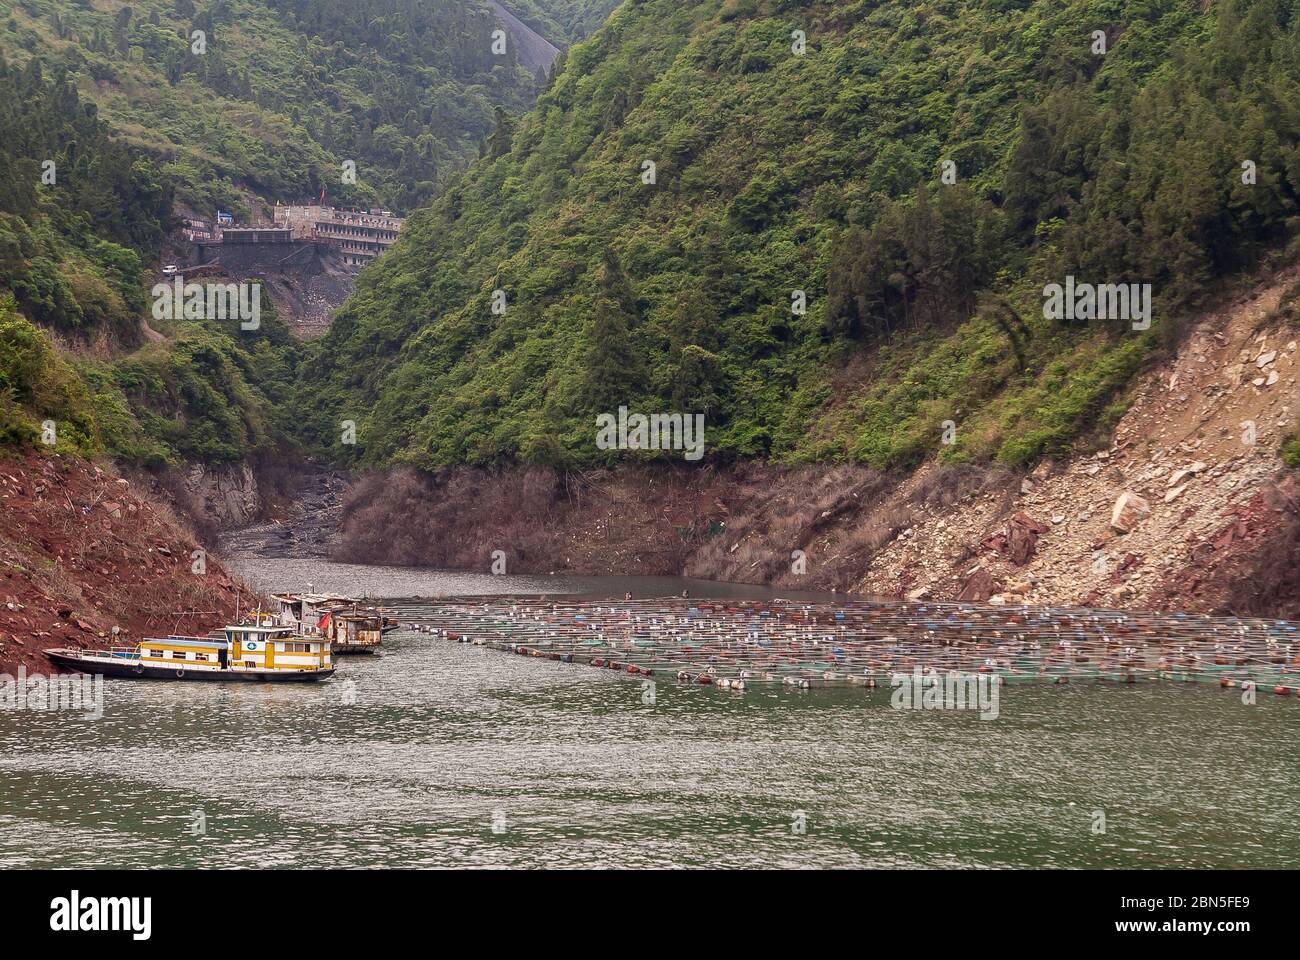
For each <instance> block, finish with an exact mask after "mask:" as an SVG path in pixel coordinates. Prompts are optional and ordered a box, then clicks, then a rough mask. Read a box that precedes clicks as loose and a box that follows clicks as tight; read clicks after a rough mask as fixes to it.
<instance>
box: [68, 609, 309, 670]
mask: <svg viewBox="0 0 1300 960" xmlns="http://www.w3.org/2000/svg"><path fill="white" fill-rule="evenodd" d="M259 619H260V618H259ZM45 654H46V656H48V657H49V658H50V659H51V660H53V661H54V662H55V663H57V664H58V665H60V666H63V667H68V668H69V669H72V670H78V671H80V672H82V673H92V674H102V675H103V676H106V677H135V678H140V679H154V680H256V681H262V682H279V681H292V680H324V679H325V678H327V677H329V676H330V675H331V674H333V673H334V664H333V662H332V660H331V651H330V641H329V638H328V637H323V636H304V635H302V634H300V633H298V632H297V631H296V630H294V628H293V627H287V626H280V625H274V624H272V625H266V624H262V623H260V622H259V623H257V624H242V623H241V624H234V625H232V626H228V627H226V628H225V629H224V630H214V631H213V632H212V633H210V634H209V635H208V636H206V637H182V636H171V637H164V638H162V639H147V640H141V641H140V644H139V645H138V646H136V647H130V648H126V647H115V648H113V649H110V650H74V649H71V648H56V649H53V650H46V651H45Z"/></svg>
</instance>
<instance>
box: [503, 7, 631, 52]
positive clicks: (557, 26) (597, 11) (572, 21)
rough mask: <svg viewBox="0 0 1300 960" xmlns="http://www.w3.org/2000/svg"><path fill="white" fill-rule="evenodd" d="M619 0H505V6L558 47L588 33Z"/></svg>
mask: <svg viewBox="0 0 1300 960" xmlns="http://www.w3.org/2000/svg"><path fill="white" fill-rule="evenodd" d="M619 2H620V0H504V2H502V4H501V6H503V7H505V8H506V9H507V10H509V11H510V12H511V13H513V14H514V15H515V16H516V17H518V18H519V19H520V20H522V21H523V22H524V23H526V24H528V25H529V26H530V27H532V28H533V29H534V30H536V31H537V32H538V33H540V34H541V35H542V36H543V37H545V38H546V39H547V40H549V41H550V42H551V43H553V44H555V45H556V46H557V47H565V46H568V45H569V44H571V43H575V42H577V41H579V40H581V39H583V38H584V37H587V36H590V35H591V34H592V33H593V32H595V30H596V28H597V27H599V26H600V25H601V24H602V23H604V22H605V18H606V17H608V16H609V12H610V11H611V10H613V9H614V8H615V7H617V6H618V5H619Z"/></svg>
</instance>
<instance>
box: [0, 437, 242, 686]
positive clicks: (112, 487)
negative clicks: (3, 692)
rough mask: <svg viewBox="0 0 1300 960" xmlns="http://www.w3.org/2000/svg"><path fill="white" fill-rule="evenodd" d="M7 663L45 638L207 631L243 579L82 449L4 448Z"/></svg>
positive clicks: (35, 660)
mask: <svg viewBox="0 0 1300 960" xmlns="http://www.w3.org/2000/svg"><path fill="white" fill-rule="evenodd" d="M0 505H2V508H0V672H6V673H9V674H11V675H12V674H13V672H14V670H15V668H16V667H17V666H18V665H20V664H25V665H26V666H27V668H28V669H29V670H31V671H34V672H39V673H45V672H48V671H49V669H50V665H49V663H48V661H47V660H46V659H45V657H44V656H42V655H41V650H43V649H44V648H46V647H59V646H67V647H89V648H98V647H107V646H110V645H118V646H128V645H131V644H133V643H135V642H138V641H139V640H140V638H141V637H142V636H145V635H157V633H158V632H159V631H169V630H178V629H179V630H181V631H183V632H185V633H191V634H199V635H202V634H204V633H206V632H207V631H208V630H209V629H210V628H211V627H213V626H217V625H219V624H222V623H225V622H228V619H227V618H229V617H231V616H233V615H234V613H235V607H236V602H237V595H238V591H240V590H241V589H242V590H243V595H244V599H245V604H246V603H247V598H248V596H249V593H248V590H247V588H241V587H240V586H239V584H237V583H236V582H235V581H233V580H231V578H230V577H229V576H227V574H226V573H225V571H224V570H223V569H222V568H221V565H220V564H219V563H218V562H217V561H216V560H215V559H213V558H209V557H207V556H205V555H202V554H199V553H196V551H198V550H199V549H200V548H199V545H198V544H197V543H195V542H194V539H193V537H192V536H191V535H190V534H189V533H188V532H187V531H185V529H184V528H183V527H182V526H181V525H180V524H179V523H178V522H177V520H176V518H175V517H174V516H172V515H171V513H170V511H168V510H167V509H166V508H165V507H161V506H159V505H158V504H157V503H155V502H154V501H153V500H152V499H151V498H148V497H141V496H139V494H138V493H137V492H136V490H135V489H134V488H133V487H132V486H131V484H129V483H128V482H127V481H126V480H123V479H120V478H115V477H113V476H112V475H110V474H108V473H106V472H105V471H103V470H101V469H100V468H98V467H95V466H93V465H91V464H89V463H87V462H86V461H84V460H81V459H79V458H77V457H67V456H61V455H53V456H39V455H35V454H26V455H21V456H14V455H11V454H10V453H8V452H5V453H3V454H0Z"/></svg>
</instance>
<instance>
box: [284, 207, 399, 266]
mask: <svg viewBox="0 0 1300 960" xmlns="http://www.w3.org/2000/svg"><path fill="white" fill-rule="evenodd" d="M275 225H276V227H279V228H282V229H287V230H288V231H289V233H290V235H291V236H292V237H293V239H295V240H310V241H313V242H316V243H326V244H328V245H330V246H333V247H337V248H338V249H339V250H340V251H342V253H343V256H344V258H345V260H346V262H347V263H350V264H355V265H364V264H367V263H369V262H370V261H371V260H373V259H375V257H377V256H379V255H380V254H381V253H383V252H384V251H385V250H387V249H388V248H389V247H390V246H392V245H393V242H394V241H395V240H396V239H397V234H398V233H399V232H400V231H401V229H402V218H401V217H395V216H393V215H392V213H390V212H389V211H387V210H371V211H369V212H364V211H360V210H340V209H338V208H337V207H327V206H323V205H319V204H304V205H301V206H299V205H293V204H290V205H286V206H281V205H280V204H279V203H277V204H276V205H275Z"/></svg>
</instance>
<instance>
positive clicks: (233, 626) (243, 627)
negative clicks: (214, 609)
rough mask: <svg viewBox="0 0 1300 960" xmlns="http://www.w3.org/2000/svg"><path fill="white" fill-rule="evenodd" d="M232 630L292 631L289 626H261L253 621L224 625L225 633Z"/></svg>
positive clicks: (253, 631)
mask: <svg viewBox="0 0 1300 960" xmlns="http://www.w3.org/2000/svg"><path fill="white" fill-rule="evenodd" d="M232 630H242V631H243V632H244V633H276V634H280V633H293V627H290V626H270V627H262V626H258V625H257V624H255V623H235V624H231V625H230V626H228V627H226V632H227V633H229V632H230V631H232Z"/></svg>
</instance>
